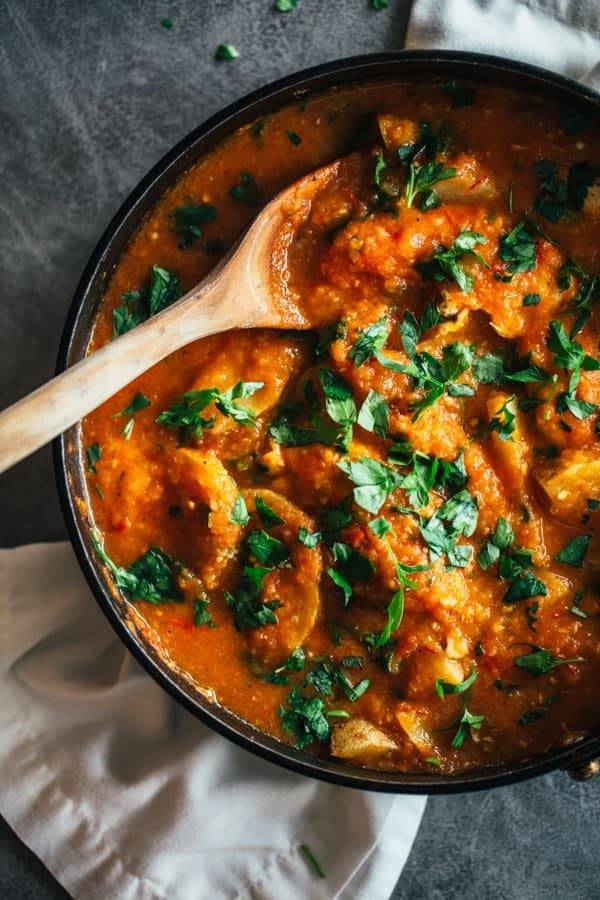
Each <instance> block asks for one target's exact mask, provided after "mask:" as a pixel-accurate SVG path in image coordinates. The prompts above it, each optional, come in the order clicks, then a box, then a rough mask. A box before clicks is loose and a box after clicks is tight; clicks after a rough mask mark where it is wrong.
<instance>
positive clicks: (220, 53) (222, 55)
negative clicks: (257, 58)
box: [215, 43, 240, 62]
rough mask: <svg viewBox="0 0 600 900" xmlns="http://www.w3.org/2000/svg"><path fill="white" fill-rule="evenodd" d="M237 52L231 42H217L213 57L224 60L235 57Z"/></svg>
mask: <svg viewBox="0 0 600 900" xmlns="http://www.w3.org/2000/svg"><path fill="white" fill-rule="evenodd" d="M239 55H240V54H239V52H238V51H237V50H236V49H235V47H234V46H233V44H227V43H225V44H219V46H218V47H217V50H216V52H215V59H218V60H220V61H221V62H223V61H225V60H231V59H237V58H238V56H239Z"/></svg>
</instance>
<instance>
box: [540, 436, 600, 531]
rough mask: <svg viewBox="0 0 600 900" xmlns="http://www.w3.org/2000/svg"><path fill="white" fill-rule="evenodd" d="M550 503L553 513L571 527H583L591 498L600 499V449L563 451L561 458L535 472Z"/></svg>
mask: <svg viewBox="0 0 600 900" xmlns="http://www.w3.org/2000/svg"><path fill="white" fill-rule="evenodd" d="M534 476H535V479H536V481H537V482H538V484H539V485H540V486H541V487H542V488H543V490H544V492H545V493H546V495H547V497H548V499H549V501H550V512H551V513H552V514H553V515H555V516H556V517H557V518H558V519H561V520H562V521H563V522H568V523H569V524H573V525H579V524H581V517H582V516H583V515H584V514H585V513H586V511H587V499H588V497H591V498H592V499H596V498H597V499H600V450H599V449H598V448H596V447H594V448H589V449H585V450H574V449H568V450H563V452H562V453H561V454H560V457H559V458H558V459H557V460H556V461H553V462H551V463H547V464H545V465H543V466H540V467H539V468H537V469H536V471H535V472H534Z"/></svg>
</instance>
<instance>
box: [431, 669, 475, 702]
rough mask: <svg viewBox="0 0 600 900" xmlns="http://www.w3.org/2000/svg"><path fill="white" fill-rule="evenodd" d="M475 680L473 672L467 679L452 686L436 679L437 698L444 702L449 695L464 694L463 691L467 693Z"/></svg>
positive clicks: (448, 682)
mask: <svg viewBox="0 0 600 900" xmlns="http://www.w3.org/2000/svg"><path fill="white" fill-rule="evenodd" d="M476 678H477V672H476V671H475V670H473V671H472V672H471V674H470V675H469V677H468V678H465V680H464V681H460V682H459V683H458V684H453V683H452V682H450V681H444V680H443V679H442V678H436V680H435V692H436V694H437V695H438V697H441V698H442V700H444V699H445V698H446V697H448V696H449V695H450V694H464V693H465V691H468V690H469V688H470V687H471V686H472V685H473V684H474V683H475V680H476Z"/></svg>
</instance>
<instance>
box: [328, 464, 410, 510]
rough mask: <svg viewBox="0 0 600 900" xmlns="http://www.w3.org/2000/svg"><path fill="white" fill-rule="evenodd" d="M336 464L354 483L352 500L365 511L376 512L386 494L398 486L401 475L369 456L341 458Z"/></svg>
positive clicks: (383, 501)
mask: <svg viewBox="0 0 600 900" xmlns="http://www.w3.org/2000/svg"><path fill="white" fill-rule="evenodd" d="M337 465H338V468H339V469H341V470H342V472H344V473H345V474H346V475H347V476H348V477H349V478H350V480H351V481H352V482H353V483H354V484H355V485H356V487H355V488H354V491H353V496H354V502H355V503H356V504H357V506H360V507H361V508H362V509H366V510H367V512H370V513H374V514H376V513H378V512H379V510H380V509H381V507H382V506H383V504H384V503H385V501H386V499H387V497H388V494H391V493H392V491H394V490H395V489H396V488H397V487H399V486H400V482H401V477H400V475H399V474H398V473H397V472H395V471H394V469H391V468H390V467H389V466H386V465H385V464H384V463H381V462H379V461H378V460H376V459H373V458H371V457H369V456H363V457H361V458H360V459H355V460H342V461H341V462H339V463H338V464H337Z"/></svg>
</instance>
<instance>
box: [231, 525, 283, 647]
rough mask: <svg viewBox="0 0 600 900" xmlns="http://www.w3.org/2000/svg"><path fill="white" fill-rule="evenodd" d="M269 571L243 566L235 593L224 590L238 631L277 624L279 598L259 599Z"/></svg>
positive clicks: (267, 569) (258, 567)
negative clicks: (263, 600)
mask: <svg viewBox="0 0 600 900" xmlns="http://www.w3.org/2000/svg"><path fill="white" fill-rule="evenodd" d="M263 534H264V532H263ZM267 537H268V535H267ZM270 571H271V569H270V568H266V567H263V566H245V567H244V569H243V571H242V578H241V581H240V584H239V586H238V588H237V590H236V592H235V594H230V593H229V591H225V600H226V602H227V605H228V606H230V607H231V608H232V610H233V616H234V621H235V627H236V628H237V629H238V631H243V630H244V629H245V628H262V627H263V626H264V625H277V622H278V619H277V616H276V615H275V610H276V609H278V608H279V607H280V606H281V603H280V602H279V600H269V601H268V602H266V603H262V602H261V600H260V594H261V591H262V586H263V582H264V579H265V578H266V576H267V575H268V574H269V572H270Z"/></svg>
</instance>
